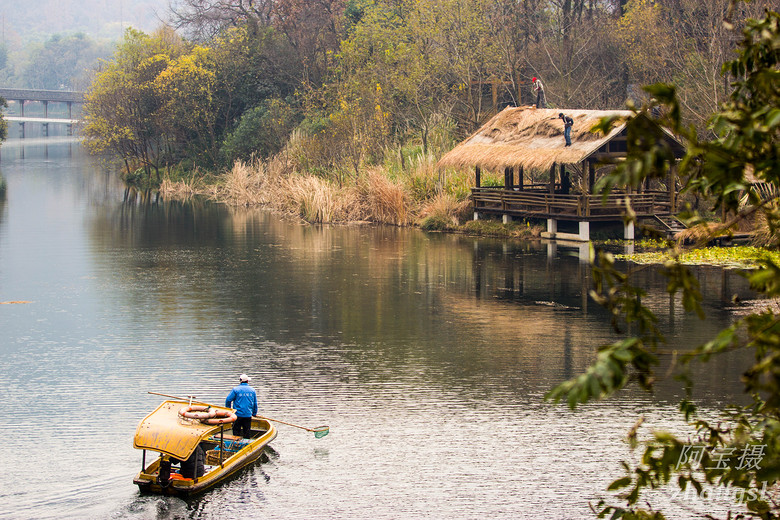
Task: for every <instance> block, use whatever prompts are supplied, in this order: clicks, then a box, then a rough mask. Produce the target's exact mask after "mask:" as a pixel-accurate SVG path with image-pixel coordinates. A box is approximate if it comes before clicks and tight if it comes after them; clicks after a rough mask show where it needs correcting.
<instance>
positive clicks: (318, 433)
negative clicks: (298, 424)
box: [312, 426, 330, 439]
mask: <svg viewBox="0 0 780 520" xmlns="http://www.w3.org/2000/svg"><path fill="white" fill-rule="evenodd" d="M312 430H313V431H314V436H315V437H316V438H318V439H322V438H323V437H325V436H326V435H327V434H328V432H329V431H330V428H329V427H327V426H317V427H316V428H313V429H312Z"/></svg>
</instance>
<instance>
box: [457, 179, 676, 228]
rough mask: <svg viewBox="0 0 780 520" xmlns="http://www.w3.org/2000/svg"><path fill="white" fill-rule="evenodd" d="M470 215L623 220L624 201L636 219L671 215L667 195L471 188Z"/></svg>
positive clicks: (656, 193)
mask: <svg viewBox="0 0 780 520" xmlns="http://www.w3.org/2000/svg"><path fill="white" fill-rule="evenodd" d="M471 197H472V201H473V203H474V211H477V212H483V213H498V214H504V215H514V216H519V217H536V218H556V217H557V218H564V219H565V218H566V217H569V218H572V219H576V220H579V219H582V220H614V219H617V218H620V217H622V216H623V214H624V213H625V210H626V198H627V197H628V199H629V200H630V203H631V208H632V209H633V210H634V212H635V213H636V214H637V215H638V216H652V215H667V214H670V213H672V207H671V201H670V198H669V194H668V193H667V192H661V191H652V192H650V191H648V192H644V193H611V194H610V195H608V196H607V197H606V199H605V198H604V197H602V196H601V195H590V194H575V195H564V194H561V193H549V192H548V191H541V190H520V191H517V190H505V189H503V187H498V188H494V187H491V188H472V189H471Z"/></svg>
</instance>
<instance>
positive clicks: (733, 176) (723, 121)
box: [548, 12, 780, 519]
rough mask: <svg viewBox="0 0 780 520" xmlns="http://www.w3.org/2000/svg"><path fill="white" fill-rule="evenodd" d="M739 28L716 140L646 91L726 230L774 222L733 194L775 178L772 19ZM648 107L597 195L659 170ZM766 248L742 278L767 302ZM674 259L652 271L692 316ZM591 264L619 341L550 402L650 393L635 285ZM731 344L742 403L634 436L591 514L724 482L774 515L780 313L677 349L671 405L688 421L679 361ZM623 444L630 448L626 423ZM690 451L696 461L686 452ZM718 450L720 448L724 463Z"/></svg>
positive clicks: (770, 15) (673, 100)
mask: <svg viewBox="0 0 780 520" xmlns="http://www.w3.org/2000/svg"><path fill="white" fill-rule="evenodd" d="M744 34H745V36H744V40H743V42H742V45H741V50H740V52H739V55H738V57H737V59H735V60H734V61H732V62H730V63H727V64H726V65H725V66H724V71H725V72H728V73H729V74H730V76H731V77H733V78H736V81H735V82H734V87H735V88H734V90H733V92H732V94H731V96H730V99H729V101H728V102H726V103H725V104H724V105H723V106H722V108H721V110H720V111H719V112H718V113H717V114H715V116H714V117H713V118H712V124H713V129H714V130H715V131H716V132H717V134H718V135H719V138H718V139H716V140H714V141H705V140H701V139H700V138H699V136H698V135H697V132H696V130H695V129H694V128H692V127H686V126H684V125H683V123H682V118H681V108H680V103H679V100H678V95H677V91H676V89H675V88H674V87H673V86H671V85H666V84H660V85H654V86H652V87H647V88H646V91H647V93H648V94H649V95H650V96H652V98H654V101H653V104H654V105H655V104H658V105H661V106H662V108H663V114H664V115H663V117H662V118H661V119H660V120H659V122H660V124H661V125H663V126H665V127H666V129H667V130H669V131H671V132H673V133H675V134H676V135H678V136H681V138H682V139H684V141H685V144H686V145H687V152H686V155H685V158H684V159H683V161H682V162H681V164H680V173H681V175H682V176H683V177H686V178H688V179H689V182H688V185H687V187H686V189H687V190H688V191H689V192H691V193H698V194H704V195H707V196H712V197H714V199H715V200H716V201H717V204H718V205H719V206H720V207H722V208H724V209H725V210H728V211H731V212H734V214H735V215H736V216H735V218H733V219H732V220H731V221H730V223H729V225H730V226H735V225H736V224H737V223H738V222H739V221H740V220H741V219H742V218H744V217H745V216H746V215H748V214H750V213H755V212H761V213H763V214H764V216H765V218H767V219H768V220H769V221H770V222H773V224H772V226H773V228H774V229H777V222H774V221H773V219H776V218H777V217H776V215H775V214H774V211H773V210H772V209H771V206H772V205H773V204H774V202H775V201H761V200H758V198H757V197H753V198H752V199H751V201H750V202H752V205H751V207H750V208H749V209H740V206H739V199H740V194H741V193H744V191H745V189H746V187H747V186H748V184H749V183H750V182H751V180H750V179H751V176H752V177H753V178H757V179H760V180H762V181H765V182H770V183H774V184H777V183H778V182H780V168H778V164H780V160H779V159H780V138H779V137H780V88H778V85H780V76H779V75H780V69H779V68H778V67H779V66H780V15H778V14H777V13H776V12H767V13H766V16H765V17H764V18H763V19H762V20H760V21H755V22H750V23H749V24H748V27H747V29H746V31H745V33H744ZM651 108H652V107H651V106H648V107H645V108H643V109H642V110H641V111H637V112H636V115H635V116H634V117H631V118H629V120H628V122H627V124H628V135H629V140H628V158H627V160H626V161H625V163H623V164H620V165H618V166H617V168H616V170H615V173H614V175H611V176H610V178H609V179H608V180H606V181H605V182H604V183H602V184H601V189H603V190H604V193H607V192H609V190H610V189H611V188H612V187H614V186H618V185H634V186H635V185H638V183H640V182H642V181H643V180H644V179H647V178H650V177H657V176H660V175H663V174H664V173H665V170H666V168H667V167H668V165H669V164H670V163H671V161H672V160H673V158H672V156H671V151H670V149H669V146H668V145H667V144H666V142H667V141H666V139H663V134H661V133H660V132H659V130H658V129H657V128H654V125H653V124H652V123H651V118H650V117H649V115H648V113H649V110H650V109H651ZM612 123H613V122H611V121H604V122H603V125H602V126H603V128H608V127H609V126H610V125H611V124H612ZM629 213H630V212H629ZM693 217H696V215H693ZM692 220H693V221H696V220H697V219H696V218H694V219H692ZM698 220H699V222H703V221H702V220H701V219H698ZM718 231H719V232H720V231H722V230H718ZM775 253H776V252H774V251H773V252H772V254H759V255H758V258H757V259H756V263H757V267H756V268H755V269H753V270H751V271H750V272H749V273H748V274H747V276H748V279H749V280H750V283H751V286H752V288H753V289H754V290H756V291H757V292H758V293H760V294H762V295H763V296H765V297H767V298H777V297H778V296H779V295H780V262H778V260H777V258H776V256H775ZM686 254H688V253H682V252H681V251H680V250H678V249H676V248H675V247H672V248H670V249H669V250H668V251H667V255H668V259H667V260H666V262H665V263H664V266H663V268H662V273H663V274H664V275H665V276H666V277H667V280H668V283H667V291H668V292H669V294H670V295H671V296H672V297H677V296H679V297H681V299H682V302H683V305H684V307H685V309H686V310H687V311H689V312H696V313H697V314H698V315H699V316H700V317H702V318H703V317H704V312H703V309H702V307H701V294H700V293H699V289H698V282H697V280H696V278H695V277H694V276H693V275H692V273H691V272H690V271H689V270H688V269H687V268H686V267H685V265H683V259H684V258H685V255H686ZM596 259H597V260H596V263H595V267H594V280H595V288H594V290H593V291H592V292H591V296H592V297H593V298H594V299H595V300H596V301H598V302H599V303H600V304H602V305H603V306H604V307H606V308H607V309H608V310H610V312H611V314H612V320H613V326H614V328H615V330H616V331H617V332H618V333H620V334H622V335H623V336H624V337H623V338H622V339H620V340H618V341H616V342H615V343H613V344H611V345H605V346H603V347H601V348H600V349H599V354H598V357H597V361H596V362H595V363H594V364H593V365H592V366H591V367H590V368H589V369H588V370H587V371H586V373H585V374H582V375H580V376H578V377H576V378H574V379H572V380H570V381H567V382H565V383H563V384H561V385H559V386H558V387H556V388H555V389H553V390H552V391H551V392H550V393H549V394H548V397H549V398H551V399H553V400H555V401H558V400H566V401H568V403H569V405H570V406H572V407H573V406H576V405H577V404H579V403H584V402H587V401H589V400H591V399H596V398H601V397H604V396H606V395H610V394H611V393H613V392H614V391H615V390H617V389H619V388H621V387H623V386H624V385H626V384H627V383H629V382H630V381H632V380H635V381H637V382H638V384H639V385H640V386H641V387H642V388H645V389H648V390H650V389H652V387H653V383H654V381H655V379H656V377H658V374H656V372H655V368H656V366H657V353H658V349H659V346H660V345H661V344H662V343H663V342H664V339H663V336H662V335H661V333H660V331H659V330H658V329H657V327H656V320H655V316H654V315H653V314H652V313H651V312H650V311H649V310H648V309H647V308H646V307H644V305H642V296H643V291H642V290H641V289H640V288H637V287H634V286H632V284H631V282H630V280H631V271H628V272H626V273H623V272H621V271H619V270H617V269H616V268H615V265H614V262H613V259H612V257H611V256H610V255H609V254H607V253H603V252H598V254H597V255H596ZM628 325H631V327H630V328H629V327H628ZM629 331H631V332H630V333H629ZM737 349H739V350H748V351H750V352H752V353H753V356H754V360H755V361H754V363H753V364H752V365H750V366H747V367H743V382H744V383H745V394H746V395H747V396H748V397H749V398H750V399H751V400H752V404H751V405H749V406H746V407H743V408H727V409H724V410H723V417H722V422H721V421H719V422H718V423H716V424H712V423H709V422H707V421H704V420H700V419H699V420H696V421H694V422H692V423H691V425H692V426H693V427H694V428H695V429H696V436H695V437H694V438H693V440H692V441H691V442H683V441H681V440H679V439H677V438H676V437H674V436H673V435H671V434H668V433H664V432H656V433H655V434H654V437H653V438H652V439H651V440H650V441H647V442H645V443H643V445H644V450H643V454H642V457H641V460H640V461H639V463H638V464H635V465H634V466H633V467H632V466H630V465H628V464H625V463H624V468H625V470H626V474H625V476H623V477H621V478H619V479H617V480H615V481H614V482H613V483H612V484H611V485H610V487H609V489H610V490H622V491H621V494H620V495H619V497H620V498H621V499H622V501H623V503H624V504H625V505H624V506H617V505H609V504H607V503H606V502H604V501H602V502H600V503H599V504H598V509H599V517H606V516H609V517H610V518H651V517H657V518H661V517H662V516H660V515H661V513H659V512H653V511H648V510H646V509H645V508H644V506H642V505H640V504H642V503H643V495H642V492H643V491H644V490H645V489H650V488H658V487H662V486H669V487H677V488H678V489H679V490H681V491H684V490H686V489H688V488H689V487H691V488H692V489H695V490H696V491H697V492H699V493H700V492H702V490H706V489H708V488H711V487H718V486H720V487H723V486H730V487H731V488H733V489H737V490H739V491H740V493H741V494H740V495H739V496H740V497H741V498H744V500H743V502H744V504H745V507H746V508H747V510H748V511H749V512H750V513H752V514H753V515H754V516H756V517H760V518H766V519H770V518H780V509H778V507H777V505H776V503H774V502H772V501H771V500H769V497H767V496H766V495H765V494H763V493H762V486H768V487H770V488H771V487H772V486H773V485H775V484H776V483H777V482H778V480H779V479H780V378H778V377H777V374H778V373H780V316H778V315H777V314H775V313H774V311H772V310H771V309H767V310H762V311H756V312H754V313H752V314H749V315H747V316H746V317H744V318H742V319H740V320H738V321H737V322H735V323H733V324H732V325H730V326H729V327H727V328H725V329H723V330H722V331H721V332H720V333H719V334H718V335H717V336H716V337H715V338H713V339H712V340H710V341H708V342H706V343H705V344H704V345H701V346H699V347H697V348H695V349H694V350H692V351H690V352H688V353H685V354H684V355H683V356H681V357H680V360H679V363H678V364H677V365H674V366H673V369H675V372H676V374H675V377H676V378H677V379H678V380H679V381H681V383H682V384H683V385H684V388H685V391H686V395H687V397H686V398H684V399H683V400H682V401H681V403H680V411H681V413H682V414H683V416H684V417H685V419H686V420H687V421H691V420H693V419H695V417H696V407H695V405H694V404H693V402H692V401H691V398H690V395H691V388H692V385H693V380H692V377H691V375H690V373H689V370H690V365H691V364H692V363H706V362H707V361H709V360H710V359H711V358H712V357H713V356H719V355H722V354H724V353H727V352H731V351H733V350H737ZM637 427H638V426H637ZM629 439H630V440H631V441H632V444H633V445H636V428H635V429H634V431H633V432H631V433H630V434H629ZM693 453H697V454H698V455H699V456H698V457H694V456H693ZM724 454H727V455H729V457H727V458H726V459H727V460H728V459H729V458H730V460H728V463H725V461H724ZM740 455H741V456H740ZM748 455H752V457H753V458H752V459H750V458H748ZM746 461H748V462H750V461H752V462H753V463H745V462H746ZM759 462H760V464H759ZM735 507H736V506H735ZM733 513H734V512H732V513H731V514H732V515H733Z"/></svg>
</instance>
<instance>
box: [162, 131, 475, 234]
mask: <svg viewBox="0 0 780 520" xmlns="http://www.w3.org/2000/svg"><path fill="white" fill-rule="evenodd" d="M448 132H449V130H448V129H447V128H444V129H443V130H442V132H440V133H442V135H437V139H438V140H439V141H441V142H438V141H437V145H439V146H442V143H443V142H444V141H446V140H447V135H448ZM333 139H335V138H331V137H328V133H327V132H318V133H316V134H311V135H309V134H307V133H304V132H302V131H301V130H296V131H295V132H293V134H292V135H291V137H290V139H289V141H288V143H287V146H286V147H285V148H284V149H283V150H282V151H281V152H280V153H279V154H277V155H276V156H274V157H272V158H270V159H268V160H265V161H254V162H249V163H245V162H240V161H239V162H236V163H235V164H234V165H233V166H232V168H230V170H228V171H226V172H225V173H224V174H223V175H221V176H220V178H219V180H218V181H217V182H210V183H208V184H206V185H199V184H198V183H195V182H186V181H176V182H174V181H172V180H170V179H165V180H164V181H163V187H162V190H161V191H162V192H163V195H166V196H171V197H176V198H180V197H190V196H192V195H194V194H202V195H206V196H207V197H209V198H211V199H213V200H216V201H219V202H224V203H226V204H229V205H231V206H254V205H264V206H266V207H269V208H271V209H273V210H275V211H279V212H283V213H286V214H289V215H294V216H296V217H298V218H301V219H303V220H305V221H308V222H316V223H334V222H347V221H369V222H377V223H384V224H392V225H396V226H406V225H410V224H416V223H419V221H420V219H425V218H431V217H433V216H436V218H439V219H440V220H443V221H446V222H448V224H447V225H448V226H452V225H457V224H458V223H459V222H460V221H462V220H463V218H464V217H463V215H464V208H467V207H468V203H467V202H466V200H467V198H468V195H469V193H470V182H472V181H473V173H472V174H471V175H469V174H468V173H453V172H442V171H439V170H438V169H437V168H436V162H437V157H436V156H435V155H434V154H433V153H430V152H429V153H423V152H422V148H421V147H420V146H419V145H415V144H410V145H406V146H403V147H402V146H399V147H397V148H396V149H394V150H391V149H388V148H385V149H384V157H385V159H384V161H382V162H381V163H380V165H375V166H370V167H369V166H366V165H365V164H362V165H361V166H360V167H359V168H358V170H357V171H356V170H355V167H354V164H353V163H347V162H344V159H343V157H342V156H343V153H342V154H340V153H339V151H338V150H336V149H334V148H336V147H334V146H333V144H334V142H333ZM466 212H467V211H466Z"/></svg>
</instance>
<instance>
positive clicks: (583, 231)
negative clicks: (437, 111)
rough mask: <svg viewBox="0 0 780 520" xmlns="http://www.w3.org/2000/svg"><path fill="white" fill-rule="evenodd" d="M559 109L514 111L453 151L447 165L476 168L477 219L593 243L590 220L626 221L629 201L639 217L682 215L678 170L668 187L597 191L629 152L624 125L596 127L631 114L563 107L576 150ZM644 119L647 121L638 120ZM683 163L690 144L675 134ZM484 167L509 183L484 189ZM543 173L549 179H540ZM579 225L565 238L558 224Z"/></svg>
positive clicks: (442, 164) (445, 159) (630, 233)
mask: <svg viewBox="0 0 780 520" xmlns="http://www.w3.org/2000/svg"><path fill="white" fill-rule="evenodd" d="M559 112H561V111H559V110H553V109H536V108H532V107H508V108H506V109H504V110H502V111H501V112H500V113H498V114H497V115H496V116H495V117H493V118H492V119H491V120H490V121H488V122H487V123H486V124H485V125H483V126H482V128H480V129H479V130H477V131H476V132H475V133H474V134H472V135H471V136H470V137H469V138H468V139H466V140H465V141H463V142H462V143H460V144H459V145H458V146H456V147H455V148H454V149H453V150H451V151H450V152H449V153H447V154H446V155H445V156H444V157H442V159H441V160H440V161H439V166H440V167H447V166H449V167H461V168H462V167H474V168H475V169H476V186H475V187H474V188H472V194H471V195H472V200H473V202H474V218H475V219H476V218H478V217H479V215H480V214H497V215H503V217H504V221H505V222H507V221H508V220H509V219H511V218H512V217H520V218H546V219H547V234H546V235H545V236H549V237H551V238H569V239H575V240H589V238H590V223H591V222H594V221H607V222H608V221H622V217H623V214H624V212H625V208H626V200H627V198H628V199H629V200H630V203H631V207H632V209H633V210H634V212H635V213H636V215H637V216H638V217H653V218H657V219H659V220H663V219H664V217H669V216H671V215H672V213H673V212H674V211H675V203H676V201H675V199H676V192H675V182H674V170H675V168H674V165H670V168H669V176H668V178H667V179H666V182H665V183H663V184H661V183H656V184H655V185H650V184H647V185H644V186H641V187H640V188H639V189H637V190H636V191H629V190H618V189H615V190H613V191H612V193H611V194H610V195H609V196H608V197H607V198H606V201H604V199H603V197H602V196H601V195H594V194H593V184H594V182H595V180H596V176H597V173H598V172H597V166H598V165H599V164H601V163H603V162H604V161H606V160H612V161H614V160H620V158H622V157H625V155H626V128H625V123H622V124H618V125H616V126H615V127H614V128H613V129H612V131H611V132H610V133H609V134H608V135H603V134H596V133H591V132H590V129H591V128H592V127H593V126H594V125H595V124H596V123H597V122H598V121H599V120H600V119H601V118H602V117H606V116H630V115H632V114H633V113H632V112H629V111H620V110H563V112H564V113H565V114H566V115H568V116H570V117H571V118H572V119H573V120H574V126H573V127H572V133H571V138H572V146H570V147H564V138H563V122H562V121H561V120H560V119H558V114H559ZM637 117H644V116H637ZM668 139H669V143H670V145H671V147H672V149H673V150H674V152H675V156H676V157H677V158H680V157H682V155H683V152H684V149H683V146H682V145H681V144H680V143H679V141H677V140H676V139H674V137H673V136H671V135H668ZM482 170H492V171H498V172H501V171H503V172H504V185H503V186H491V187H482V186H481V177H480V175H481V172H482ZM540 172H542V177H543V180H542V181H541V182H540V181H538V180H537V178H536V177H538V176H539V175H540ZM559 221H569V222H576V223H578V225H579V233H565V234H564V233H559V232H557V229H558V222H559ZM624 235H625V237H626V238H634V229H633V225H632V224H629V225H627V226H626V227H625V234H624Z"/></svg>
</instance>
